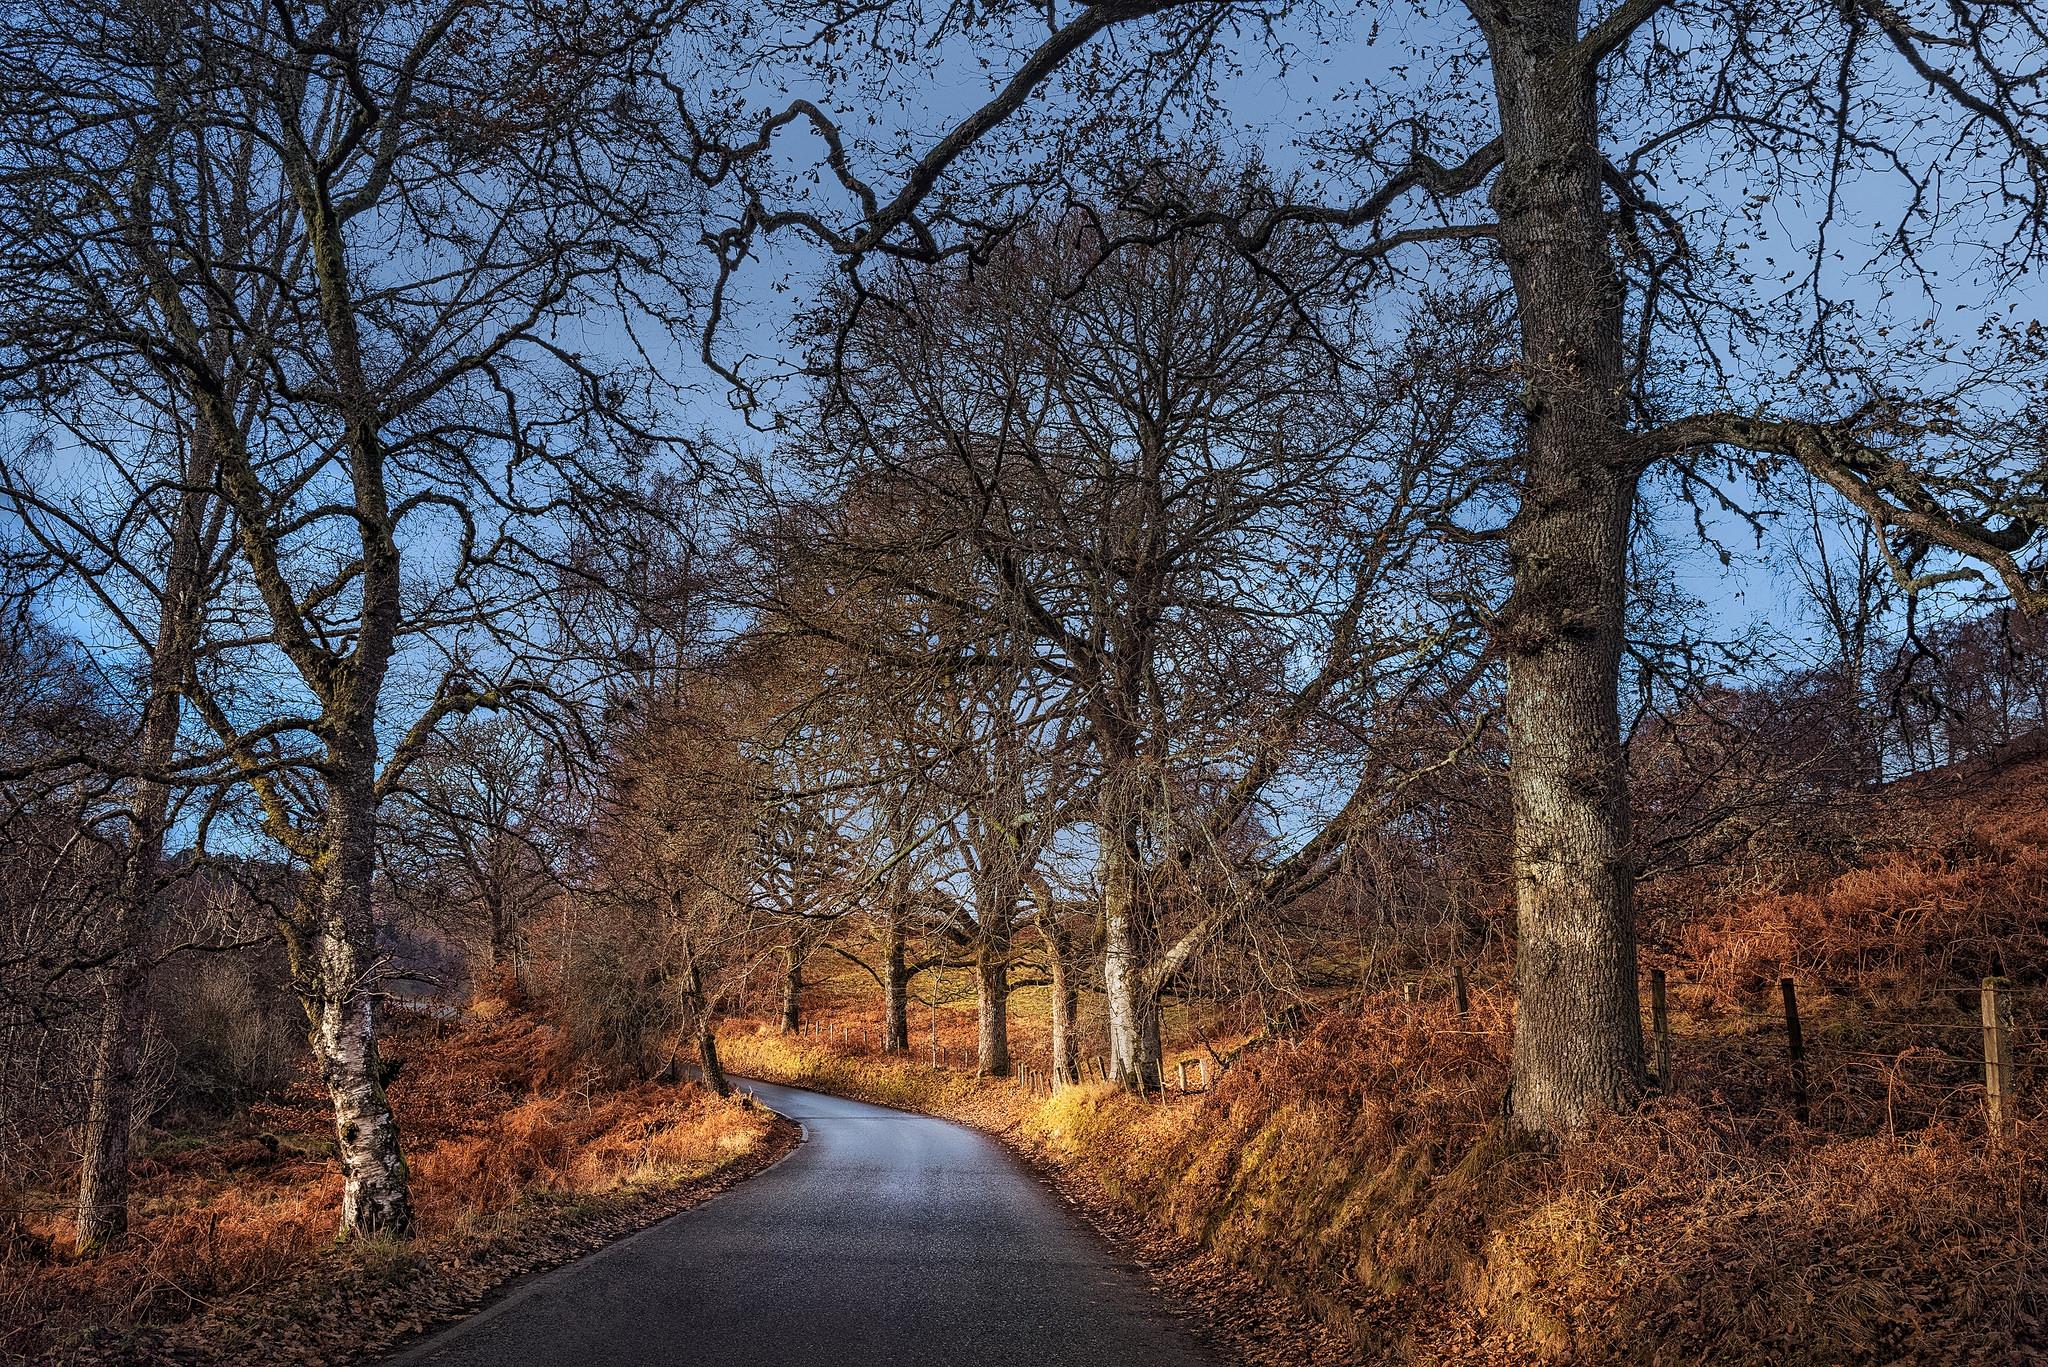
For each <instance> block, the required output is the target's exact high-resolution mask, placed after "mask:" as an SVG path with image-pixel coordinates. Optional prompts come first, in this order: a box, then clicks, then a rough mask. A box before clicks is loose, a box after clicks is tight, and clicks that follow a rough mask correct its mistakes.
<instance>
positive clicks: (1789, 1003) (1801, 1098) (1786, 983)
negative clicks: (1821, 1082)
mask: <svg viewBox="0 0 2048 1367" xmlns="http://www.w3.org/2000/svg"><path fill="white" fill-rule="evenodd" d="M1778 990H1779V991H1780V992H1781V993H1782V994H1783V995H1784V998H1785V1038H1786V1040H1787V1041H1788V1042H1789V1043H1790V1044H1791V1046H1792V1113H1793V1114H1794V1115H1796V1116H1798V1117H1799V1123H1800V1124H1802V1125H1804V1124H1805V1123H1806V1041H1805V1039H1803V1038H1802V1037H1801V1036H1800V1033H1799V996H1798V993H1797V990H1796V989H1795V988H1794V987H1793V986H1792V980H1791V979H1790V978H1780V979H1778Z"/></svg>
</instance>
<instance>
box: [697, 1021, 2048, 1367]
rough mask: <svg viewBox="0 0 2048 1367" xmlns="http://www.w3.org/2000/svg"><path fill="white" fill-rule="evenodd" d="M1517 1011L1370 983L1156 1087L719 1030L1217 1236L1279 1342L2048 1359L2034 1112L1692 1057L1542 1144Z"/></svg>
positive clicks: (766, 1056) (1522, 1350)
mask: <svg viewBox="0 0 2048 1367" xmlns="http://www.w3.org/2000/svg"><path fill="white" fill-rule="evenodd" d="M842 1013H843V1008H842ZM842 1018H843V1014H842ZM1750 1024H1751V1025H1752V1026H1753V1027H1754V1028H1755V1031H1756V1034H1755V1036H1754V1038H1755V1040H1759V1041H1761V1040H1763V1039H1764V1038H1765V1036H1764V1035H1763V1034H1762V1031H1763V1030H1764V1029H1765V1026H1766V1024H1767V1022H1763V1021H1751V1022H1750ZM1506 1025H1507V1016H1506V1008H1505V1005H1504V1003H1502V1002H1500V1001H1499V1000H1497V999H1495V998H1493V997H1490V996H1484V995H1482V996H1481V997H1480V998H1479V999H1478V1000H1477V1001H1476V1002H1475V1004H1474V1011H1473V1013H1472V1014H1471V1015H1470V1016H1466V1017H1458V1016H1456V1015H1454V1014H1453V1013H1452V1012H1451V1011H1450V1010H1449V1009H1448V1007H1447V1006H1432V1005H1428V1004H1425V1005H1422V1006H1418V1007H1410V1006H1408V1005H1407V1004H1405V1003H1403V1002H1401V1001H1400V1000H1398V999H1396V998H1392V997H1366V998H1363V999H1353V1000H1351V1001H1349V1002H1347V1003H1345V1004H1344V1005H1343V1006H1341V1007H1336V1008H1332V1009H1328V1010H1326V1011H1324V1012H1323V1013H1322V1014H1321V1015H1320V1016H1319V1017H1318V1018H1317V1019H1316V1020H1315V1021H1314V1023H1313V1025H1312V1027H1311V1028H1310V1029H1308V1030H1307V1031H1306V1032H1304V1033H1303V1034H1302V1035H1300V1036H1298V1037H1295V1038H1292V1039H1285V1040H1279V1041H1274V1042H1271V1043H1268V1044H1265V1045H1261V1046H1259V1047H1258V1048H1256V1049H1255V1050H1254V1051H1252V1052H1250V1053H1248V1054H1247V1055H1246V1056H1245V1057H1244V1059H1243V1061H1242V1062H1240V1064H1239V1065H1238V1066H1237V1067H1235V1068H1233V1069H1231V1070H1230V1072H1229V1073H1227V1074H1226V1075H1225V1076H1224V1077H1223V1078H1222V1079H1221V1080H1220V1081H1219V1082H1218V1084H1217V1085H1216V1086H1215V1087H1214V1088H1213V1089H1212V1090H1211V1091H1210V1092H1208V1093H1207V1094H1204V1095H1199V1096H1192V1097H1186V1098H1182V1097H1178V1096H1175V1097H1172V1098H1170V1099H1169V1100H1168V1101H1167V1102H1165V1103H1164V1104H1161V1103H1158V1102H1150V1103H1148V1102H1142V1101H1138V1100H1135V1099H1133V1098H1131V1097H1128V1096H1125V1095H1122V1094H1120V1093H1118V1092H1116V1091H1114V1090H1112V1089H1110V1088H1107V1087H1102V1086H1084V1087H1076V1088H1072V1089H1067V1090H1064V1091H1062V1092H1060V1093H1059V1094H1058V1095H1057V1096H1054V1097H1052V1098H1049V1099H1048V1098H1044V1097H1038V1096H1032V1095H1029V1094H1028V1093H1026V1092H1025V1091H1024V1090H1022V1089H1020V1088H1018V1087H1017V1086H1016V1085H1015V1084H1014V1083H1011V1082H1008V1081H1000V1080H991V1081H978V1080H976V1079H975V1078H974V1077H973V1075H972V1074H971V1073H968V1072H965V1071H962V1070H946V1071H942V1072H938V1073H934V1071H933V1070H932V1069H931V1068H930V1066H929V1063H928V1060H925V1059H921V1058H919V1057H917V1056H916V1055H913V1056H912V1057H910V1058H904V1057H902V1056H898V1057H896V1058H893V1059H891V1058H885V1057H879V1056H876V1055H873V1054H871V1053H868V1052H866V1051H864V1050H861V1049H859V1048H857V1047H850V1046H848V1045H845V1044H842V1043H840V1042H839V1041H837V1040H836V1039H827V1038H823V1037H817V1036H807V1037H795V1038H792V1037H785V1036H781V1035H777V1034H773V1033H769V1032H768V1031H767V1029H766V1028H765V1027H761V1026H750V1025H746V1024H736V1025H735V1027H734V1028H733V1029H732V1030H730V1031H729V1033H728V1036H727V1040H726V1045H725V1048H726V1054H727V1057H728V1059H729V1062H730V1066H731V1067H732V1068H733V1069H734V1071H736V1072H741V1073H748V1074H751V1075H753V1076H758V1077H761V1078H764V1079H767V1080H772V1081H781V1082H787V1083H791V1084H795V1085H803V1086H810V1087H816V1088H820V1089H823V1090H827V1091H832V1092H836V1093H840V1094H844V1095H848V1096H854V1097H859V1098H862V1099H866V1100H871V1101H876V1102H881V1103H884V1104H888V1105H894V1106H901V1107H907V1108H911V1109H917V1110H923V1111H929V1112H932V1113H935V1114H940V1115H945V1116H948V1117H950V1118H954V1119H959V1120H964V1121H968V1122H970V1123H974V1124H977V1125H979V1126H981V1127H982V1128H984V1129H988V1130H990V1131H992V1132H994V1133H997V1134H999V1135H1001V1136H1002V1137H1004V1138H1006V1139H1007V1140H1009V1141H1010V1142H1011V1143H1013V1144H1014V1145H1016V1146H1018V1147H1020V1148H1022V1149H1024V1150H1025V1151H1027V1152H1028V1153H1030V1154H1031V1155H1033V1156H1034V1157H1035V1158H1036V1159H1037V1160H1038V1161H1039V1162H1040V1163H1041V1164H1044V1165H1047V1166H1049V1167H1050V1168H1052V1169H1053V1170H1054V1172H1055V1173H1056V1174H1058V1175H1059V1177H1060V1178H1061V1179H1062V1184H1063V1185H1065V1186H1067V1187H1069V1188H1070V1189H1074V1190H1076V1191H1077V1193H1078V1194H1079V1195H1080V1196H1081V1198H1082V1201H1083V1203H1084V1204H1089V1205H1092V1206H1094V1207H1096V1208H1098V1209H1100V1210H1102V1211H1104V1212H1106V1213H1107V1214H1108V1216H1109V1219H1110V1222H1111V1223H1113V1224H1116V1225H1117V1227H1118V1230H1119V1235H1120V1237H1122V1238H1125V1239H1127V1240H1129V1241H1133V1242H1134V1243H1136V1244H1137V1245H1139V1246H1140V1247H1141V1248H1142V1247H1143V1245H1144V1244H1145V1241H1146V1238H1147V1236H1148V1234H1149V1235H1157V1236H1160V1237H1161V1238H1163V1239H1165V1240H1168V1241H1173V1242H1177V1243H1179V1244H1180V1245H1182V1246H1184V1247H1193V1248H1199V1249H1200V1250H1202V1251H1203V1252H1204V1254H1205V1255H1206V1256H1207V1258H1208V1259H1210V1260H1212V1261H1213V1262H1215V1263H1218V1264H1221V1265H1222V1266H1225V1267H1227V1268H1229V1269H1232V1270H1233V1271H1235V1272H1236V1273H1238V1274H1240V1275H1241V1276H1242V1277H1243V1278H1244V1279H1245V1281H1246V1283H1247V1284H1248V1285H1249V1286H1252V1287H1255V1288H1257V1289H1259V1290H1260V1291H1262V1292H1264V1293H1268V1294H1271V1295H1277V1296H1279V1297H1281V1298H1283V1299H1284V1300H1285V1301H1286V1302H1287V1303H1288V1304H1290V1305H1292V1306H1295V1307H1298V1308H1300V1309H1301V1310H1303V1311H1305V1312H1306V1313H1307V1315H1308V1316H1310V1317H1311V1318H1312V1320H1313V1322H1314V1324H1315V1325H1316V1327H1317V1329H1318V1331H1319V1332H1318V1333H1317V1334H1314V1335H1306V1336H1305V1335H1302V1334H1300V1333H1298V1332H1291V1333H1285V1334H1277V1335H1276V1334H1267V1335H1266V1336H1265V1339H1264V1341H1263V1343H1260V1342H1259V1341H1257V1335H1256V1334H1254V1335H1251V1336H1249V1337H1246V1336H1239V1337H1238V1340H1237V1346H1238V1347H1239V1348H1240V1350H1241V1351H1243V1352H1244V1353H1245V1355H1246V1356H1247V1357H1251V1358H1255V1359H1258V1360H1270V1361H1282V1360H1291V1361H1293V1362H1297V1363H1299V1362H1312V1361H1320V1360H1328V1361H1346V1360H1348V1361H1357V1360H1361V1359H1363V1360H1366V1361H1375V1362H1383V1361H1384V1362H1419V1363H1482V1362H1555V1363H1645V1364H1648V1363H1670V1362H1714V1363H1736V1364H1747V1363H1753V1364H1806V1363H1812V1364H1822V1363H1844V1362H1864V1363H1898V1362H1936V1361H1940V1362H1986V1363H1990V1362H1999V1363H2004V1362H2020V1361H2037V1360H2048V1336H2044V1331H2043V1319H2044V1315H2048V1305H2044V1303H2043V1293H2044V1290H2048V1245H2044V1243H2043V1241H2041V1240H2040V1239H2038V1238H2037V1237H2034V1236H2033V1235H2032V1234H2031V1233H2030V1231H2035V1230H2038V1229H2040V1228H2041V1227H2042V1226H2043V1221H2044V1218H2048V1201H2044V1184H2043V1182H2042V1181H2041V1173H2040V1170H2039V1165H2038V1163H2037V1161H2036V1160H2035V1159H2034V1158H2033V1157H2032V1154H2033V1152H2034V1151H2035V1149H2036V1147H2037V1144H2038V1140H2039V1139H2040V1137H2041V1136H2042V1134H2043V1133H2044V1132H2048V1131H2044V1127H2043V1122H2042V1120H2041V1118H2040V1117H2039V1116H2038V1115H2037V1114H2033V1113H2030V1114H2029V1116H2028V1118H2027V1120H2026V1121H2025V1122H2024V1123H2023V1128H2022V1139H2021V1143H2020V1145H2018V1146H2017V1147H2016V1148H2014V1149H2012V1150H2007V1151H1996V1150H1993V1149H1991V1148H1989V1147H1988V1146H1987V1145H1986V1143H1985V1142H1984V1140H1983V1137H1982V1135H1981V1133H1980V1132H1979V1130H1977V1129H1973V1128H1972V1127H1971V1126H1970V1125H1969V1124H1968V1123H1966V1122H1965V1121H1964V1120H1962V1119H1959V1118H1939V1117H1937V1118H1935V1119H1934V1120H1932V1121H1930V1122H1929V1123H1927V1124H1924V1125H1921V1126H1919V1127H1917V1128H1916V1129H1914V1130H1913V1131H1912V1132H1910V1133H1901V1132H1898V1131H1896V1130H1893V1131H1874V1132H1862V1133H1840V1132H1834V1133H1830V1132H1827V1131H1824V1130H1821V1129H1819V1128H1809V1127H1798V1126H1788V1125H1786V1124H1784V1123H1781V1118H1780V1117H1777V1116H1775V1115H1771V1114H1759V1113H1757V1111H1756V1108H1755V1107H1754V1106H1753V1104H1752V1101H1753V1099H1752V1098H1749V1097H1747V1096H1746V1095H1742V1096H1739V1097H1738V1099H1737V1100H1736V1101H1732V1102H1731V1101H1730V1100H1729V1099H1728V1098H1727V1097H1725V1096H1719V1095H1717V1094H1716V1093H1715V1091H1714V1088H1713V1082H1712V1079H1707V1078H1698V1079H1695V1085H1696V1087H1697V1088H1698V1092H1699V1095H1698V1096H1697V1099H1692V1100H1673V1101H1670V1102H1665V1103H1660V1104H1658V1105H1656V1106H1653V1107H1652V1108H1651V1109H1649V1110H1648V1111H1646V1112H1644V1113H1642V1114H1639V1115H1637V1116H1633V1117H1630V1118H1627V1119H1625V1120H1619V1121H1616V1122H1614V1123H1613V1124H1612V1125H1611V1126H1610V1127H1609V1128H1608V1129H1607V1130H1606V1131H1605V1132H1603V1133H1602V1134H1601V1135H1599V1136H1597V1137H1596V1139H1594V1140H1593V1141H1592V1142H1588V1143H1583V1144H1580V1145H1576V1146H1573V1147H1572V1148H1570V1149H1567V1150H1566V1151H1564V1152H1563V1153H1562V1154H1549V1153H1544V1152H1538V1151H1533V1150H1530V1149H1528V1148H1526V1147H1519V1146H1516V1145H1514V1144H1511V1143H1508V1142H1507V1141H1506V1140H1505V1138H1504V1133H1503V1130H1502V1127H1501V1126H1500V1124H1499V1120H1498V1108H1499V1098H1500V1096H1501V1092H1502V1089H1503V1087H1504V1084H1505V1081H1506V1059H1505V1041H1506V1038H1507V1032H1506ZM1714 1029H1715V1031H1716V1032H1717V1035H1716V1038H1725V1037H1726V1036H1727V1034H1728V1023H1727V1022H1726V1020H1725V1019H1722V1018H1718V1017H1717V1018H1716V1020H1715V1022H1714ZM1756 1047H1757V1048H1759V1049H1761V1048H1764V1047H1765V1046H1764V1045H1763V1044H1761V1043H1759V1044H1757V1046H1756ZM1730 1076H1731V1078H1733V1079H1735V1080H1736V1081H1737V1082H1739V1081H1741V1079H1742V1078H1744V1077H1745V1076H1746V1074H1744V1073H1742V1072H1741V1071H1740V1070H1736V1071H1734V1072H1732V1073H1731V1074H1730ZM1236 1317H1237V1318H1238V1319H1239V1320H1242V1321H1248V1322H1251V1323H1252V1324H1253V1327H1254V1328H1256V1322H1257V1321H1258V1320H1259V1319H1260V1318H1262V1315H1261V1313H1257V1312H1245V1311H1242V1310H1240V1311H1239V1312H1238V1313H1237V1316H1236ZM1225 1318H1226V1319H1228V1318H1229V1312H1228V1311H1227V1309H1226V1312H1225ZM1311 1340H1313V1342H1312V1341H1311ZM1318 1344H1322V1345H1326V1346H1324V1347H1321V1348H1318V1346H1317V1345H1318Z"/></svg>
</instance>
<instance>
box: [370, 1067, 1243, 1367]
mask: <svg viewBox="0 0 2048 1367" xmlns="http://www.w3.org/2000/svg"><path fill="white" fill-rule="evenodd" d="M741 1085H744V1086H745V1087H746V1088H747V1089H748V1090H750V1091H752V1092H753V1093H754V1094H755V1095H756V1096H758V1097H760V1099H761V1100H762V1101H764V1102H766V1103H767V1104H768V1105H770V1106H772V1107H774V1108H775V1109H776V1110H778V1111H780V1112H782V1113H783V1114H784V1115H786V1116H789V1117H790V1118H791V1119H793V1120H796V1121H799V1122H800V1123H802V1125H803V1126H804V1129H805V1136H806V1137H805V1142H804V1143H803V1144H802V1145H801V1146H799V1147H798V1148H797V1149H796V1150H795V1152H793V1153H791V1154H790V1155H789V1157H787V1158H785V1159H784V1160H783V1161H782V1162H780V1163H778V1164H776V1165H775V1166H774V1167H772V1168H769V1169H768V1170H767V1171H765V1172H763V1173H761V1174H759V1175H758V1176H755V1177H753V1178H750V1179H749V1180H748V1181H746V1182H743V1183H741V1184H740V1185H739V1186H737V1187H735V1188H733V1189H732V1190H731V1191H728V1192H726V1193H725V1194H723V1195H721V1196H719V1197H717V1198H715V1199H713V1200H711V1201H709V1202H707V1203H706V1204H704V1205H702V1206H700V1207H698V1208H697V1209H695V1210H691V1211H685V1212H684V1213H683V1214H681V1215H677V1216H674V1217H672V1218H670V1219H668V1220H664V1221H662V1222H661V1223H659V1224H656V1225H651V1226H649V1227H648V1228H646V1229H644V1230H641V1231H640V1232H639V1233H637V1234H634V1235H632V1236H630V1237H628V1238H626V1239H622V1240H620V1241H619V1242H618V1243H615V1244H612V1245H610V1246H609V1247H607V1248H604V1249H601V1250H600V1251H598V1252H596V1253H594V1254H591V1255H590V1256H589V1257H586V1258H583V1259H581V1260H579V1261H577V1262H574V1263H571V1264H569V1265H568V1266H567V1267H563V1268H560V1269H557V1270H556V1271H553V1272H548V1273H543V1274H541V1275H539V1276H536V1277H533V1278H531V1279H529V1280H527V1281H525V1282H523V1283H520V1284H519V1285H518V1286H517V1287H516V1288H515V1289H514V1290H513V1291H512V1293H511V1294H510V1295H508V1296H507V1297H506V1298H505V1299H503V1300H501V1301H499V1302H498V1303H497V1304H496V1305H494V1306H492V1307H490V1308H489V1309H487V1310H485V1311H483V1312H482V1313H481V1314H478V1315H475V1316H473V1317H472V1318H470V1319H467V1320H464V1321H462V1322H461V1323H459V1324H456V1325H454V1326H452V1327H451V1328H449V1329H446V1330H444V1331H442V1332H440V1333H438V1334H436V1335H434V1336H433V1337H431V1338H428V1339H426V1340H424V1341H423V1342H421V1343H419V1344H418V1345H416V1346H415V1347H413V1348H412V1349H410V1350H408V1351H407V1352H405V1353H404V1354H402V1355H401V1356H399V1357H396V1358H393V1359H391V1363H392V1364H393V1367H398V1365H399V1364H404V1367H414V1365H415V1364H416V1365H417V1367H426V1364H435V1367H556V1364H561V1365H562V1367H610V1365H611V1364H619V1365H620V1367H624V1365H625V1364H669V1363H673V1364H677V1367H682V1365H683V1364H688V1365H689V1367H740V1365H741V1364H745V1365H746V1367H806V1365H807V1364H816V1367H864V1365H865V1364H881V1363H904V1364H917V1367H956V1364H957V1367H1050V1364H1064V1363H1073V1364H1087V1367H1126V1365H1128V1367H1167V1364H1172V1365H1173V1367H1193V1365H1195V1364H1207V1363H1210V1362H1212V1361H1213V1360H1214V1359H1213V1358H1212V1357H1211V1356H1210V1355H1209V1354H1208V1353H1207V1352H1205V1351H1204V1350H1203V1349H1202V1348H1201V1347H1200V1346H1199V1345H1197V1344H1196V1342H1195V1341H1194V1340H1193V1339H1192V1338H1191V1337H1190V1336H1189V1334H1188V1333H1187V1331H1186V1330H1185V1329H1183V1328H1182V1327H1181V1326H1180V1325H1178V1324H1177V1323H1176V1322H1175V1321H1174V1320H1172V1319H1171V1318H1169V1317H1168V1316H1167V1315H1166V1314H1165V1313H1164V1312H1163V1311H1162V1310H1161V1309H1160V1307H1159V1306H1158V1304H1157V1303H1156V1302H1155V1301H1154V1300H1153V1298H1152V1296H1151V1294H1150V1293H1149V1292H1148V1291H1147V1289H1146V1287H1145V1285H1144V1283H1143V1282H1142V1280H1141V1279H1140V1278H1139V1277H1138V1276H1137V1275H1136V1274H1135V1273H1133V1272H1131V1271H1129V1270H1127V1269H1126V1268H1124V1267H1122V1266H1120V1265H1119V1264H1118V1263H1117V1262H1115V1261H1114V1260H1113V1259H1112V1258H1111V1257H1110V1256H1109V1255H1108V1254H1107V1253H1105V1252H1104V1251H1103V1250H1102V1248H1101V1247H1100V1246H1099V1245H1098V1244H1097V1242H1096V1241H1095V1239H1094V1237H1093V1236H1092V1235H1091V1234H1089V1233H1088V1232H1087V1231H1085V1230H1083V1229H1081V1228H1080V1227H1078V1225H1077V1223H1076V1221H1075V1219H1074V1217H1073V1216H1072V1215H1071V1214H1069V1213H1068V1211H1067V1210H1066V1208H1065V1207H1063V1206H1062V1205H1060V1203H1059V1202H1058V1201H1057V1200H1055V1199H1054V1198H1053V1196H1052V1195H1051V1193H1049V1192H1048V1191H1046V1189H1045V1188H1044V1187H1043V1186H1042V1185H1040V1184H1039V1182H1038V1181H1037V1179H1036V1178H1034V1177H1032V1176H1031V1175H1030V1174H1029V1173H1028V1172H1026V1171H1025V1170H1024V1169H1023V1168H1022V1167H1021V1166H1020V1165H1019V1164H1018V1162H1017V1161H1016V1160H1015V1159H1014V1158H1012V1157H1011V1156H1010V1155H1009V1154H1008V1153H1006V1152H1005V1151H1004V1150H1003V1149H1002V1147H1001V1146H1000V1145H998V1144H996V1143H995V1142H994V1141H993V1140H990V1139H988V1138H986V1137H985V1136H983V1135H980V1134H976V1133H975V1132H974V1131H972V1130H968V1129H965V1128H963V1127H961V1126H958V1125H953V1124H949V1123H947V1122H945V1121H943V1120H934V1119H931V1118H929V1117H926V1116H917V1115H907V1114H905V1113H903V1112H901V1111H892V1110H887V1109H884V1108H883V1107H880V1106H869V1105H865V1104H863V1103H861V1102H858V1101H846V1100H842V1099H841V1098H839V1097H831V1096H825V1095H823V1094H822V1093H818V1092H806V1091H799V1090H797V1089H795V1088H791V1087H773V1086H769V1085H768V1084H766V1083H757V1082H750V1083H744V1084H741Z"/></svg>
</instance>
